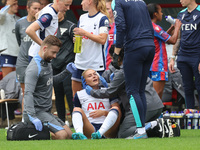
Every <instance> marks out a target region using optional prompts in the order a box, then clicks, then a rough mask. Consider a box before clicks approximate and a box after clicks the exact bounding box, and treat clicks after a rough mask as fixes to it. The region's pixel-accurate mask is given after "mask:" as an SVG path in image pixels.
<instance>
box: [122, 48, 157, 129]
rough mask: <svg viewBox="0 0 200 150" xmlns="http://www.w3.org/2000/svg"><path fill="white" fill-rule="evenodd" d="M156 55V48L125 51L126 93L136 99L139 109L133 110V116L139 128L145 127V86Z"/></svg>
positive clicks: (135, 103)
mask: <svg viewBox="0 0 200 150" xmlns="http://www.w3.org/2000/svg"><path fill="white" fill-rule="evenodd" d="M154 54H155V47H154V46H150V47H141V48H138V49H136V50H132V51H129V52H126V51H125V55H124V60H123V65H124V74H125V82H126V92H127V96H128V98H129V99H130V98H131V96H132V97H133V99H134V101H135V102H134V106H135V108H137V109H134V110H133V108H132V105H131V103H130V105H131V108H132V111H133V115H134V118H135V121H136V124H137V127H144V126H145V115H146V108H147V106H146V97H145V93H144V91H145V86H146V81H147V76H148V74H149V69H150V66H151V63H152V61H153V58H154Z"/></svg>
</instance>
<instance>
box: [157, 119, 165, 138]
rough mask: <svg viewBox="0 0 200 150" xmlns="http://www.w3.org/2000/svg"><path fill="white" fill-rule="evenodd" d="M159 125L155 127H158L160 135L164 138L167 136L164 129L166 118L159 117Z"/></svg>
mask: <svg viewBox="0 0 200 150" xmlns="http://www.w3.org/2000/svg"><path fill="white" fill-rule="evenodd" d="M156 121H157V123H158V124H157V126H156V127H155V129H157V131H158V136H159V137H160V138H163V137H164V136H165V130H164V119H163V118H160V119H157V120H156Z"/></svg>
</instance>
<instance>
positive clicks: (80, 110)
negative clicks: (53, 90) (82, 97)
mask: <svg viewBox="0 0 200 150" xmlns="http://www.w3.org/2000/svg"><path fill="white" fill-rule="evenodd" d="M75 111H78V112H80V113H83V110H82V109H81V108H80V107H74V109H73V112H75Z"/></svg>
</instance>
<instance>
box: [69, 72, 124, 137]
mask: <svg viewBox="0 0 200 150" xmlns="http://www.w3.org/2000/svg"><path fill="white" fill-rule="evenodd" d="M82 77H83V79H82V81H83V84H86V85H89V86H90V87H91V88H93V89H100V87H99V83H100V78H99V76H98V74H97V72H96V71H94V70H92V69H88V70H85V71H84V72H83V73H82ZM117 101H118V100H117V99H115V98H114V99H108V98H101V99H100V98H94V97H92V96H90V95H88V94H87V93H86V90H85V89H83V90H81V91H78V92H77V93H76V94H75V97H74V105H75V108H74V110H73V114H72V123H73V126H74V129H75V131H76V133H73V134H72V138H73V139H82V140H83V139H87V138H91V137H92V139H100V138H102V137H107V138H115V137H116V135H117V131H118V126H119V124H120V118H121V111H120V108H119V104H118V102H117Z"/></svg>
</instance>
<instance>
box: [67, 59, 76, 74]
mask: <svg viewBox="0 0 200 150" xmlns="http://www.w3.org/2000/svg"><path fill="white" fill-rule="evenodd" d="M66 69H67V70H68V71H69V72H71V74H73V73H74V72H75V71H77V68H76V66H75V64H74V63H73V62H70V63H69V64H67V66H66Z"/></svg>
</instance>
